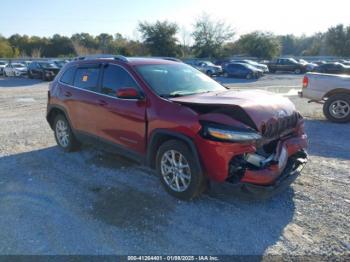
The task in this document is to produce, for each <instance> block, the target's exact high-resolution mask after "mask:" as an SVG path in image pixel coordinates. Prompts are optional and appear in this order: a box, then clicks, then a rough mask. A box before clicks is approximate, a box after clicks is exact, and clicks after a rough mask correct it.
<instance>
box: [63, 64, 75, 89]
mask: <svg viewBox="0 0 350 262" xmlns="http://www.w3.org/2000/svg"><path fill="white" fill-rule="evenodd" d="M75 70H76V68H75V67H70V68H68V69H67V70H66V71H65V72H64V73H63V75H62V77H61V79H60V81H61V82H62V83H65V84H68V85H73V81H74V74H75Z"/></svg>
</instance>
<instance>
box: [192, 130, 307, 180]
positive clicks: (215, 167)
mask: <svg viewBox="0 0 350 262" xmlns="http://www.w3.org/2000/svg"><path fill="white" fill-rule="evenodd" d="M198 139H199V141H196V145H197V147H198V152H199V154H200V158H201V161H202V165H203V167H204V170H205V172H206V174H207V176H208V177H209V178H210V179H211V180H213V181H216V182H227V181H231V182H232V183H243V184H251V185H257V186H264V187H265V186H272V185H274V184H275V183H276V181H278V180H279V178H280V177H282V176H283V174H284V173H285V172H286V171H285V170H286V167H285V166H286V165H287V164H288V163H289V161H290V160H291V159H293V157H294V156H295V155H296V154H298V153H299V152H303V151H304V150H306V148H307V145H308V143H307V136H306V135H305V134H300V135H298V136H293V137H288V138H285V139H283V140H281V141H279V143H278V144H279V145H278V146H277V147H278V148H279V149H276V150H277V152H278V153H277V157H278V159H279V156H280V154H281V150H280V149H282V148H285V149H286V151H287V158H286V159H288V160H287V161H286V163H285V164H284V165H283V166H280V165H279V164H278V163H271V164H270V165H268V166H266V167H264V168H255V169H252V168H250V167H249V166H247V165H245V164H243V163H242V165H241V164H240V163H239V164H238V167H239V166H242V167H243V168H242V170H238V171H239V172H237V169H236V170H235V171H234V172H233V171H232V170H231V168H232V161H233V160H234V159H236V157H238V158H239V157H240V156H242V155H244V154H247V153H255V152H256V148H255V146H254V145H253V144H239V143H221V142H216V141H209V140H206V139H204V138H198ZM237 173H239V175H237V176H234V174H237Z"/></svg>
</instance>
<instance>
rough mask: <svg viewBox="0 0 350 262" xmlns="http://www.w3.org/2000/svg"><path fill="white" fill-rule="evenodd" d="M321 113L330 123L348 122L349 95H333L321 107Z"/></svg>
mask: <svg viewBox="0 0 350 262" xmlns="http://www.w3.org/2000/svg"><path fill="white" fill-rule="evenodd" d="M323 113H324V115H325V116H326V118H327V119H328V120H329V121H331V122H335V123H348V122H350V95H349V94H335V95H332V96H330V97H329V98H328V99H327V101H326V102H325V104H324V105H323Z"/></svg>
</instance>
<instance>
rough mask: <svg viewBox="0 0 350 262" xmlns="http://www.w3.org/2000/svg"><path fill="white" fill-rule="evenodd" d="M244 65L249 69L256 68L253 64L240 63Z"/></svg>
mask: <svg viewBox="0 0 350 262" xmlns="http://www.w3.org/2000/svg"><path fill="white" fill-rule="evenodd" d="M242 65H244V66H245V67H247V68H249V69H251V70H257V69H258V68H256V67H255V66H253V65H251V64H242Z"/></svg>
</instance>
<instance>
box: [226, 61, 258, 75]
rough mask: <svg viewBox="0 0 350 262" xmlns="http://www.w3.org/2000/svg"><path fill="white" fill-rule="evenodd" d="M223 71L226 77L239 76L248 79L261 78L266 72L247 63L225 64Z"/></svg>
mask: <svg viewBox="0 0 350 262" xmlns="http://www.w3.org/2000/svg"><path fill="white" fill-rule="evenodd" d="M223 71H224V76H225V77H238V78H246V79H254V78H259V77H261V76H262V75H263V73H264V72H263V71H262V70H260V69H258V68H256V67H254V66H252V65H250V64H246V63H229V64H225V66H224V68H223Z"/></svg>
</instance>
